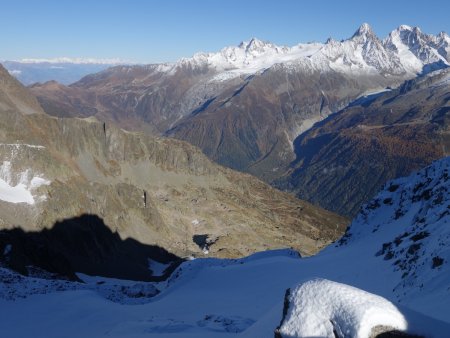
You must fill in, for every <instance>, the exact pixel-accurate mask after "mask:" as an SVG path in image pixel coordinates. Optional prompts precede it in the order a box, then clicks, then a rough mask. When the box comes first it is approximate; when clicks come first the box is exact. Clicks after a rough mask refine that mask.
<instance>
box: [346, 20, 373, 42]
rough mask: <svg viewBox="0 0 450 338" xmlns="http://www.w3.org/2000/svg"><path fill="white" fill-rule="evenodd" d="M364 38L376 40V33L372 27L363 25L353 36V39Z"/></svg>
mask: <svg viewBox="0 0 450 338" xmlns="http://www.w3.org/2000/svg"><path fill="white" fill-rule="evenodd" d="M358 37H362V38H365V39H369V38H374V37H375V38H376V35H375V33H374V32H373V29H372V27H371V26H370V25H369V24H368V23H363V24H362V25H361V26H359V28H358V30H357V31H356V32H355V34H353V36H352V39H354V38H358Z"/></svg>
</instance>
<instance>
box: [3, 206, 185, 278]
mask: <svg viewBox="0 0 450 338" xmlns="http://www.w3.org/2000/svg"><path fill="white" fill-rule="evenodd" d="M149 259H152V260H155V261H158V262H160V263H164V264H168V268H167V269H166V271H165V272H164V274H163V275H162V276H153V275H152V271H151V270H150V269H149ZM0 262H1V263H3V265H4V266H6V267H8V268H11V269H13V270H15V271H17V272H19V273H21V274H24V275H27V274H28V268H27V267H29V266H33V267H38V268H41V269H43V270H46V271H48V272H51V273H54V274H57V275H59V277H61V278H68V279H71V280H78V278H77V276H76V275H75V273H76V272H81V273H85V274H88V275H94V276H103V277H111V278H119V279H129V280H141V281H159V280H164V279H166V278H167V277H168V276H169V275H170V274H171V273H172V272H173V270H174V269H175V268H176V267H177V266H178V265H179V264H180V263H181V262H182V259H181V258H179V257H178V256H176V255H174V254H171V253H170V252H168V251H167V250H165V249H163V248H161V247H158V246H155V245H147V244H143V243H140V242H138V241H136V240H135V239H132V238H127V239H125V240H123V239H121V238H120V236H119V234H118V233H117V232H112V231H111V229H110V228H109V227H108V226H106V225H105V223H104V222H103V219H101V218H100V217H98V216H96V215H90V214H85V215H82V216H79V217H74V218H70V219H65V220H63V221H59V222H56V223H55V224H54V226H53V227H52V228H51V229H44V230H42V231H39V232H26V231H24V230H23V229H20V228H14V229H5V230H0Z"/></svg>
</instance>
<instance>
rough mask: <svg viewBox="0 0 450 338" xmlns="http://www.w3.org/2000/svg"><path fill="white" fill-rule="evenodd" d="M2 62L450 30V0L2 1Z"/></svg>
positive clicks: (172, 55)
mask: <svg viewBox="0 0 450 338" xmlns="http://www.w3.org/2000/svg"><path fill="white" fill-rule="evenodd" d="M0 10H1V12H2V19H1V20H0V32H1V33H0V43H1V49H0V59H3V60H6V59H9V60H11V59H20V58H31V57H32V58H52V57H62V56H68V57H95V58H121V59H126V60H132V61H136V62H148V63H150V62H162V61H174V60H176V59H178V58H180V57H189V56H191V55H192V54H194V53H195V52H197V51H217V50H219V49H221V48H222V47H224V46H228V45H237V44H239V42H240V41H242V40H248V39H250V38H251V37H257V38H259V39H261V40H268V41H271V42H274V43H276V44H282V45H295V44H297V43H300V42H309V41H325V40H326V39H327V38H328V37H330V36H331V37H333V38H335V39H342V38H347V37H349V36H351V35H352V34H353V32H354V31H355V30H356V29H357V28H358V27H359V25H360V24H361V23H363V22H368V23H369V24H370V25H371V26H372V27H373V29H374V31H375V32H376V33H377V34H378V36H380V37H384V36H386V35H387V34H388V33H389V32H390V31H391V30H393V29H394V28H396V27H397V26H399V25H400V24H408V25H411V26H419V27H421V28H422V30H423V31H424V32H427V33H433V34H436V33H438V32H440V31H446V32H448V33H449V32H450V20H449V13H450V1H448V0H447V1H439V0H428V1H423V0H422V1H416V0H409V1H404V0H397V1H396V0H391V1H385V0H378V1H362V0H361V1H354V0H349V1H344V0H342V1H337V0H335V1H320V0H309V1H301V0H297V1H295V0H273V1H268V0H259V1H256V0H226V1H225V0H223V1H219V0H209V1H207V0H184V1H183V0H147V1H145V0H127V1H124V0H109V1H103V0H91V1H85V0H70V1H68V0H58V1H50V0H40V1H36V0H28V1H25V0H9V1H3V0H2V1H0Z"/></svg>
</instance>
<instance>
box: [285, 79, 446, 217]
mask: <svg viewBox="0 0 450 338" xmlns="http://www.w3.org/2000/svg"><path fill="white" fill-rule="evenodd" d="M449 76H450V71H449V70H445V71H439V72H437V73H433V74H431V76H425V77H421V78H418V79H415V80H410V81H407V82H405V83H404V84H403V85H402V86H401V87H399V88H398V89H396V90H393V91H390V92H386V93H382V94H378V95H374V96H372V97H368V98H365V99H361V100H359V101H357V102H355V103H354V104H352V105H350V106H349V107H347V108H345V109H344V110H342V111H340V112H338V113H336V114H333V115H332V116H330V117H329V118H327V119H326V120H324V121H322V122H320V123H318V124H317V125H315V126H314V127H313V128H311V129H310V130H309V131H307V132H306V133H305V134H303V135H301V136H300V137H299V138H298V139H297V140H296V141H295V147H296V153H297V158H296V160H295V162H294V163H293V164H292V167H291V169H290V170H288V171H287V172H286V173H285V176H284V177H283V178H281V179H280V180H279V181H278V183H279V184H280V186H283V187H284V188H287V189H292V190H294V191H295V192H296V193H297V196H299V197H301V198H305V199H307V200H310V201H312V202H313V203H318V204H320V205H322V206H324V207H326V208H328V209H330V210H334V211H336V212H338V213H340V214H344V215H354V214H355V213H356V212H357V211H358V209H359V207H360V205H361V204H362V203H363V202H365V201H367V200H368V199H369V198H371V197H372V196H373V195H374V194H375V193H376V192H377V191H378V190H379V189H380V188H381V187H382V186H383V184H384V183H385V182H386V181H388V180H390V179H392V178H396V177H401V176H405V175H407V174H409V173H411V172H412V171H413V170H417V169H419V168H422V167H424V166H426V165H428V164H430V163H431V162H432V161H433V160H436V159H438V158H441V157H443V156H448V154H449V149H450V148H449V146H450V134H449V124H448V112H449V111H450V94H449V93H450V82H449V80H448V79H449Z"/></svg>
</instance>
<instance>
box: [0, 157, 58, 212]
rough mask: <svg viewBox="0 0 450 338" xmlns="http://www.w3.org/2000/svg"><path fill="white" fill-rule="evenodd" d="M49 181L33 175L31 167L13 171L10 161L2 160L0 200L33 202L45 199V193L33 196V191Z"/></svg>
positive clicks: (0, 167) (0, 168)
mask: <svg viewBox="0 0 450 338" xmlns="http://www.w3.org/2000/svg"><path fill="white" fill-rule="evenodd" d="M50 183H51V182H50V181H49V180H46V179H45V178H42V177H40V176H34V175H33V174H32V171H31V169H27V170H25V171H21V172H19V173H14V172H13V171H12V170H11V162H9V161H3V164H2V165H1V166H0V200H2V201H5V202H9V203H27V204H31V205H33V204H35V203H36V201H42V200H45V198H46V197H45V195H41V196H35V195H33V192H34V191H35V190H36V189H37V188H39V187H41V186H43V185H49V184H50Z"/></svg>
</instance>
